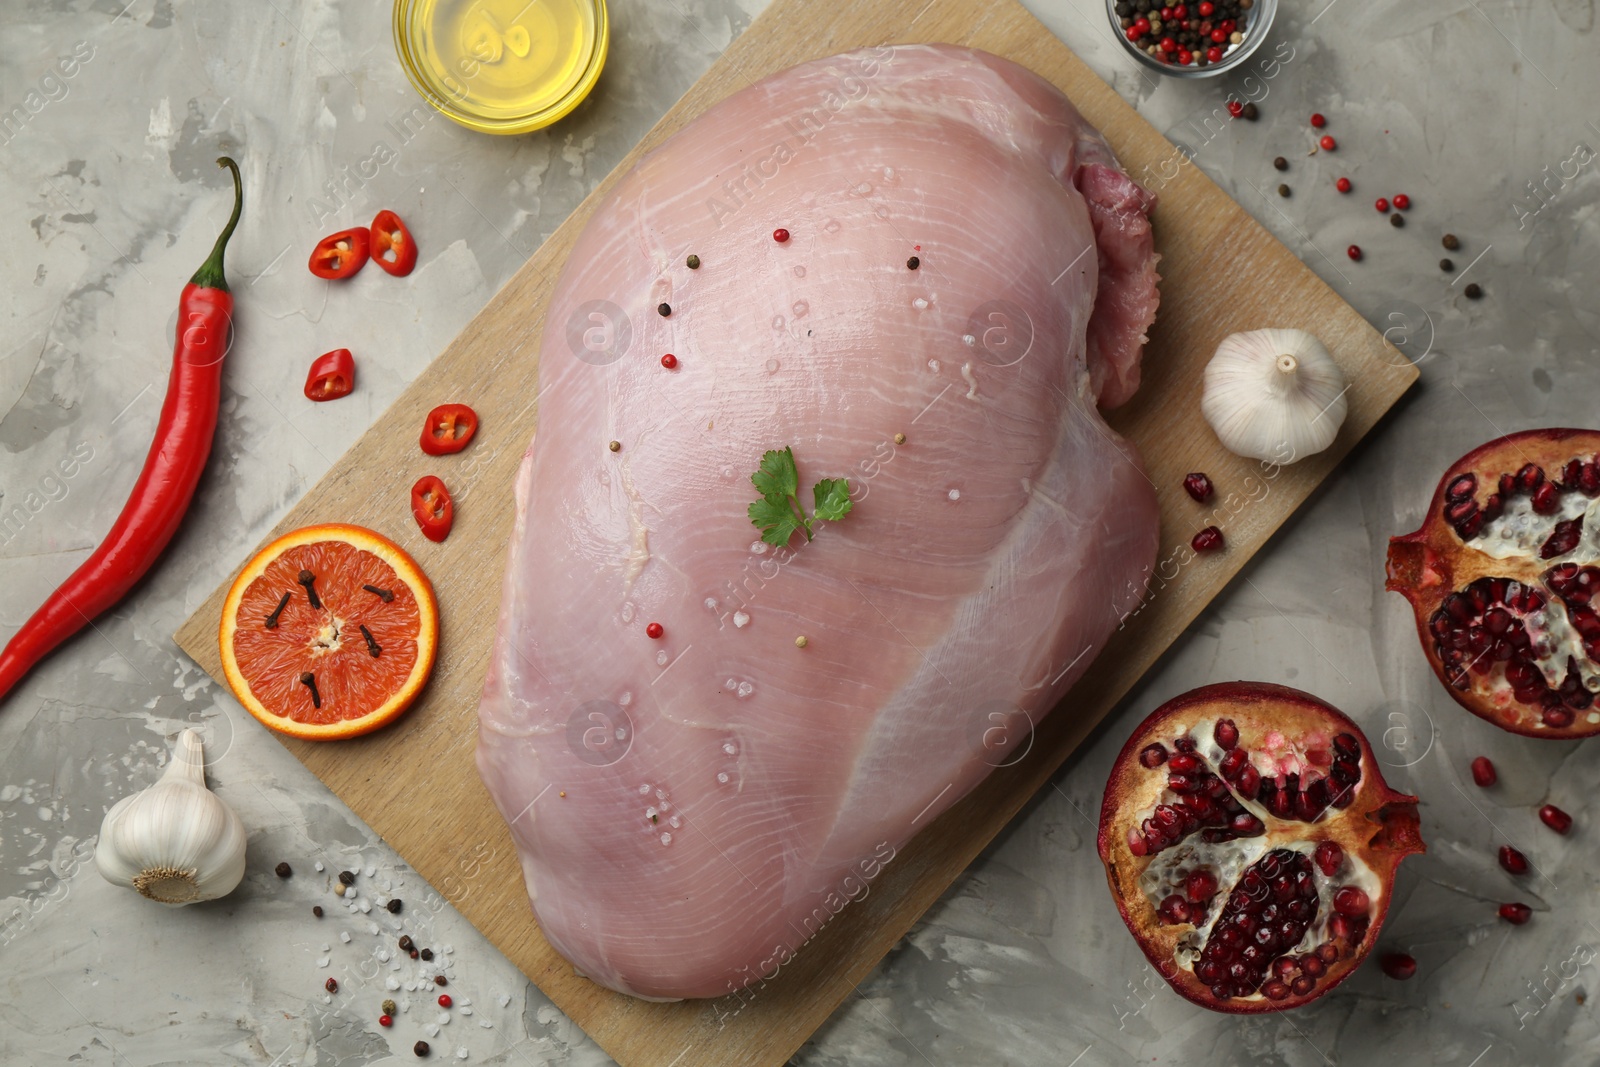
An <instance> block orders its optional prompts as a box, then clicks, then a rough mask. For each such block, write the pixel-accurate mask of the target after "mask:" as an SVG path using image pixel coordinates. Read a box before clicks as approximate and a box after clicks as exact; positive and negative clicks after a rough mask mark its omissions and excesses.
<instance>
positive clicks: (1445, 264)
mask: <svg viewBox="0 0 1600 1067" xmlns="http://www.w3.org/2000/svg"><path fill="white" fill-rule="evenodd" d="M1439 269H1440V270H1442V271H1444V272H1445V273H1447V274H1448V273H1449V272H1450V271H1453V270H1455V269H1456V265H1455V263H1454V262H1452V261H1451V260H1448V259H1441V260H1440V261H1439Z"/></svg>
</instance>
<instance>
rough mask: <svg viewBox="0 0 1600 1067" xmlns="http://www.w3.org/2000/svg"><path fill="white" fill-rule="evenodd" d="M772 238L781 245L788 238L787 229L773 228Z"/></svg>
mask: <svg viewBox="0 0 1600 1067" xmlns="http://www.w3.org/2000/svg"><path fill="white" fill-rule="evenodd" d="M772 239H773V240H774V241H776V242H778V243H779V244H780V245H781V244H783V242H785V241H787V240H788V239H789V231H788V230H784V229H777V230H773V231H772Z"/></svg>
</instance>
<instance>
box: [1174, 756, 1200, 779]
mask: <svg viewBox="0 0 1600 1067" xmlns="http://www.w3.org/2000/svg"><path fill="white" fill-rule="evenodd" d="M1167 768H1168V769H1169V770H1171V771H1173V772H1175V773H1177V774H1193V773H1194V772H1195V771H1198V770H1199V769H1200V757H1199V756H1192V755H1190V754H1189V753H1187V752H1180V753H1179V754H1178V755H1176V756H1173V757H1172V759H1170V760H1168V761H1167Z"/></svg>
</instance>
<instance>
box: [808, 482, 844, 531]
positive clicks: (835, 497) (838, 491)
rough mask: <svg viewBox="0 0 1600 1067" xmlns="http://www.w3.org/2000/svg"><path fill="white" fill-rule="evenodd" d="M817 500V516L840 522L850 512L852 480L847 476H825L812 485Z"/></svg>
mask: <svg viewBox="0 0 1600 1067" xmlns="http://www.w3.org/2000/svg"><path fill="white" fill-rule="evenodd" d="M811 495H812V496H813V497H814V498H815V499H816V502H817V518H819V519H825V520H827V521H828V522H838V521H839V520H840V519H842V518H844V517H845V516H846V515H848V514H850V481H849V479H847V478H824V479H822V481H820V482H818V483H817V484H816V485H814V486H812V487H811Z"/></svg>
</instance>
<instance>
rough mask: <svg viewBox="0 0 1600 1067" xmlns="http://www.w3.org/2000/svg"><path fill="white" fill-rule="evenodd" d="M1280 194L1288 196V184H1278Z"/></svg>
mask: <svg viewBox="0 0 1600 1067" xmlns="http://www.w3.org/2000/svg"><path fill="white" fill-rule="evenodd" d="M1278 195H1279V196H1288V195H1289V187H1288V186H1287V185H1280V186H1278Z"/></svg>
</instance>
